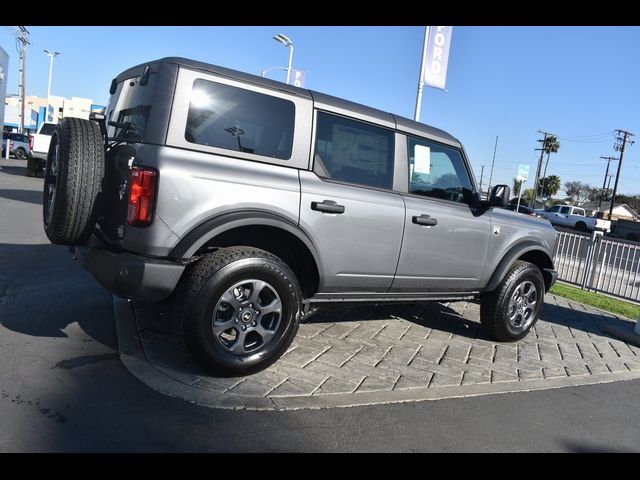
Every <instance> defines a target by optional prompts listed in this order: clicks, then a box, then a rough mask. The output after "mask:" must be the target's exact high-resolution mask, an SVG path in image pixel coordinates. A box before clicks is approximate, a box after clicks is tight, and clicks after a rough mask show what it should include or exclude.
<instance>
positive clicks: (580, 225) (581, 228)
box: [576, 222, 587, 232]
mask: <svg viewBox="0 0 640 480" xmlns="http://www.w3.org/2000/svg"><path fill="white" fill-rule="evenodd" d="M576 229H577V230H579V231H581V232H586V231H587V224H586V223H584V222H578V223H576Z"/></svg>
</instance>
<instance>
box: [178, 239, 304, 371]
mask: <svg viewBox="0 0 640 480" xmlns="http://www.w3.org/2000/svg"><path fill="white" fill-rule="evenodd" d="M176 293H177V295H176V298H177V301H178V302H181V305H180V306H179V311H180V315H179V318H180V322H181V324H182V329H183V335H184V340H185V344H186V346H187V348H188V349H189V351H190V352H191V354H192V355H193V357H194V358H195V359H196V361H197V362H198V363H199V364H200V365H201V366H202V367H203V368H204V369H205V370H207V371H209V372H211V373H213V374H215V375H222V376H238V375H247V374H249V373H253V372H255V371H258V370H262V369H264V368H266V367H268V366H269V365H271V364H272V363H273V362H274V361H276V360H277V359H278V358H280V356H282V354H284V352H285V351H286V350H287V348H288V347H289V345H291V342H292V341H293V338H294V336H295V334H296V332H297V330H298V324H299V319H300V309H301V293H300V286H299V284H298V281H297V279H296V277H295V275H294V274H293V272H292V271H291V270H290V268H289V267H288V266H287V264H286V263H284V262H283V261H282V260H280V259H279V258H278V257H276V256H274V255H272V254H270V253H268V252H265V251H264V250H259V249H257V248H251V247H230V248H224V249H221V250H218V251H216V252H214V253H211V254H209V255H206V256H205V257H204V258H202V259H201V260H200V261H198V262H197V263H196V264H195V265H193V266H192V267H190V268H189V270H188V271H187V272H186V274H185V277H184V278H183V279H182V280H181V285H180V287H179V290H178V292H176Z"/></svg>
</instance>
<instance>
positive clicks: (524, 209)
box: [505, 204, 542, 217]
mask: <svg viewBox="0 0 640 480" xmlns="http://www.w3.org/2000/svg"><path fill="white" fill-rule="evenodd" d="M516 206H517V205H513V204H510V205H507V206H506V207H505V208H506V209H507V210H511V211H512V212H515V211H516ZM518 212H520V213H524V214H525V215H531V216H532V217H542V214H541V213H539V212H537V211H535V210H534V209H533V208H529V207H525V206H524V205H520V206H518Z"/></svg>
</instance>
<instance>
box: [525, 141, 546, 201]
mask: <svg viewBox="0 0 640 480" xmlns="http://www.w3.org/2000/svg"><path fill="white" fill-rule="evenodd" d="M538 133H542V134H544V139H542V140H540V139H538V141H539V142H542V148H536V150H540V159H539V160H538V167H537V168H536V177H535V179H534V181H533V195H532V196H531V201H530V202H529V207H530V208H535V203H536V197H537V196H538V181H539V179H540V170H541V169H542V160H543V159H544V150H545V147H546V146H547V137H548V136H549V135H551V134H550V133H549V132H543V131H542V130H538ZM542 193H544V192H542Z"/></svg>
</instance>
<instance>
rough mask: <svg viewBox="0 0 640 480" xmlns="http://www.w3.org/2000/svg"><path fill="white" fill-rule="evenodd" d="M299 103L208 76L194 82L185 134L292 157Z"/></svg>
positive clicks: (188, 138) (211, 143)
mask: <svg viewBox="0 0 640 480" xmlns="http://www.w3.org/2000/svg"><path fill="white" fill-rule="evenodd" d="M294 122H295V105H294V103H293V102H291V101H289V100H285V99H282V98H278V97H273V96H271V95H265V94H263V93H258V92H254V91H252V90H247V89H244V88H239V87H234V86H231V85H226V84H222V83H217V82H212V81H209V80H204V79H196V80H195V81H194V83H193V90H192V92H191V100H190V103H189V112H188V114H187V124H186V128H185V132H184V138H185V140H186V141H187V142H189V143H195V144H198V145H205V146H210V147H218V148H223V149H225V150H232V151H236V152H243V153H252V154H255V155H262V156H265V157H270V158H277V159H280V160H289V159H290V158H291V151H292V148H293V134H294Z"/></svg>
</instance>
